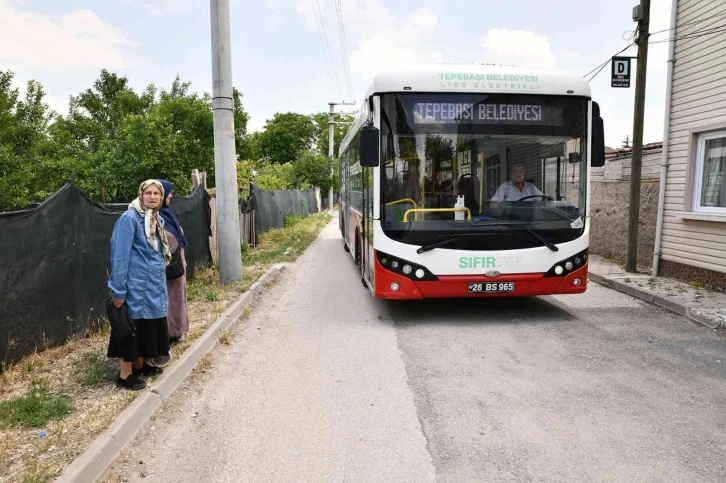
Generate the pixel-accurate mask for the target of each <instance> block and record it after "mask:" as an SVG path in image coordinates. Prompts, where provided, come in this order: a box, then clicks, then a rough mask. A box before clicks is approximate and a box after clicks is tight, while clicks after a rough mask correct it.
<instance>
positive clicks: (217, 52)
mask: <svg viewBox="0 0 726 483" xmlns="http://www.w3.org/2000/svg"><path fill="white" fill-rule="evenodd" d="M210 10H211V21H212V22H211V23H212V111H213V113H214V167H215V179H216V186H215V188H216V196H217V200H216V203H217V244H218V252H219V277H220V281H221V282H222V283H232V282H237V281H240V280H242V247H241V245H240V234H239V208H238V205H237V204H238V201H239V199H238V196H239V195H238V192H237V154H236V151H235V146H234V101H233V99H232V53H231V51H230V47H231V45H230V44H231V40H230V27H229V0H210Z"/></svg>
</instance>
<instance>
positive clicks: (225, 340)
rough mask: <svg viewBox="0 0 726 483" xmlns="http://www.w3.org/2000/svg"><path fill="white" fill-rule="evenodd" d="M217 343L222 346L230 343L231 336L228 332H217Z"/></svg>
mask: <svg viewBox="0 0 726 483" xmlns="http://www.w3.org/2000/svg"><path fill="white" fill-rule="evenodd" d="M219 343H220V344H224V345H229V344H231V343H232V336H231V335H230V333H229V330H221V331H219Z"/></svg>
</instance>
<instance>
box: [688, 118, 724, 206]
mask: <svg viewBox="0 0 726 483" xmlns="http://www.w3.org/2000/svg"><path fill="white" fill-rule="evenodd" d="M696 163H697V165H696V173H695V174H696V177H695V184H694V188H695V189H694V190H693V208H694V211H703V212H716V213H726V131H719V132H715V133H714V132H712V133H708V134H702V135H700V136H698V146H697V152H696Z"/></svg>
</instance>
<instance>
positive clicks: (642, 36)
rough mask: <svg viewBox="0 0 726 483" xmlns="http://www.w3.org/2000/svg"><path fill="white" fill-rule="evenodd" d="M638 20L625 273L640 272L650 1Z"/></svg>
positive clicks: (637, 9) (643, 2)
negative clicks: (641, 188)
mask: <svg viewBox="0 0 726 483" xmlns="http://www.w3.org/2000/svg"><path fill="white" fill-rule="evenodd" d="M633 19H634V20H637V21H638V37H637V38H636V40H635V42H636V43H637V44H638V68H637V71H636V77H635V112H634V114H633V164H632V165H631V167H630V212H629V216H628V252H627V255H626V259H625V270H627V271H628V272H631V273H635V272H637V271H638V226H639V225H640V180H641V169H642V166H643V120H644V116H645V77H646V73H647V69H648V40H649V39H648V37H649V35H650V34H649V30H648V29H649V27H650V0H640V5H639V6H637V7H635V9H634V10H633Z"/></svg>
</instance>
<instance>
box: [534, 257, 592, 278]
mask: <svg viewBox="0 0 726 483" xmlns="http://www.w3.org/2000/svg"><path fill="white" fill-rule="evenodd" d="M586 263H587V249H585V250H583V251H581V252H580V253H575V254H574V255H572V256H570V257H567V258H565V259H562V260H560V261H559V262H556V263H555V264H554V265H552V266H551V267H550V269H549V270H547V272H545V274H544V276H545V277H562V276H564V274H565V272H572V271H573V270H575V269H580V270H581V269H583V268H584V266H585V264H586ZM581 283H583V282H582V281H581Z"/></svg>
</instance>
